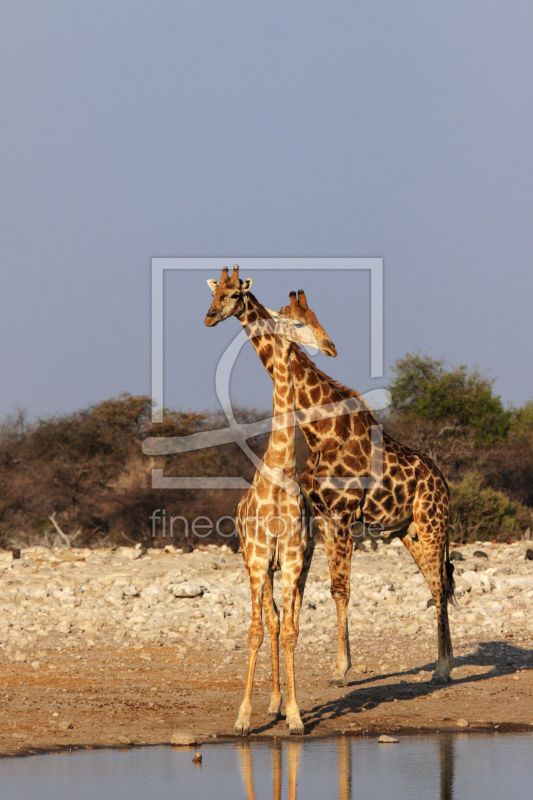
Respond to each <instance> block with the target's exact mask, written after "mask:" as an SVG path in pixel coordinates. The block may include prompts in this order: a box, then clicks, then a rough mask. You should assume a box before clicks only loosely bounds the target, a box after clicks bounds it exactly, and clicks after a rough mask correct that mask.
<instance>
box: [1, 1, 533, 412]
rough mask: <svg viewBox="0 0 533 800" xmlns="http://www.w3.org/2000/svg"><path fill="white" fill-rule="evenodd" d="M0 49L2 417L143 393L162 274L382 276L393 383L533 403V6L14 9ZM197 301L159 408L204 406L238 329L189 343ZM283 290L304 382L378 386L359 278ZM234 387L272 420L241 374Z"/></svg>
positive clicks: (196, 294) (203, 333)
mask: <svg viewBox="0 0 533 800" xmlns="http://www.w3.org/2000/svg"><path fill="white" fill-rule="evenodd" d="M0 30H1V34H0V36H1V42H0V44H1V46H0V97H1V108H2V113H1V115H0V165H1V181H0V186H1V205H0V243H1V249H0V253H1V259H2V269H1V276H0V280H1V289H0V335H1V340H2V346H1V348H0V366H1V374H2V376H3V379H2V382H1V383H2V389H1V390H0V414H3V413H8V412H10V411H12V410H13V409H14V408H15V406H16V405H17V404H21V405H22V406H25V407H26V408H27V409H28V411H29V413H30V414H31V415H32V416H35V415H46V414H49V413H56V412H64V411H72V410H75V409H77V408H81V407H84V406H87V405H88V404H90V403H92V402H95V401H98V400H102V399H105V398H108V397H110V396H112V395H117V394H118V393H120V392H123V391H130V392H132V393H148V392H149V390H150V270H149V265H150V258H151V257H152V256H161V255H165V256H184V255H202V256H218V255H219V256H221V266H223V265H224V264H225V263H227V264H229V265H231V264H232V263H234V262H235V261H238V258H239V256H336V255H342V256H382V257H383V258H384V259H385V363H386V366H387V370H388V368H389V367H390V365H391V364H392V363H393V362H394V361H395V360H396V359H397V358H400V357H402V356H403V355H404V354H405V353H406V352H407V351H412V350H416V349H419V350H421V351H422V352H427V353H430V354H431V355H432V356H435V357H441V356H443V357H446V358H448V359H450V360H451V362H452V363H455V364H458V363H466V364H468V365H469V366H478V367H479V368H480V369H482V370H489V372H490V374H491V375H492V376H494V377H497V378H498V381H497V383H496V388H497V391H498V392H499V393H501V395H502V397H503V398H504V400H505V401H506V402H511V401H512V402H514V403H516V404H520V403H522V402H523V401H524V400H526V399H528V398H530V397H531V396H533V386H532V380H531V341H532V339H533V314H532V296H533V269H532V244H533V242H532V240H533V225H532V219H533V213H532V212H533V208H532V206H533V203H532V188H533V155H532V147H531V144H532V132H533V124H532V123H533V113H532V111H533V108H532V105H533V86H532V83H533V81H532V77H533V70H532V67H533V48H531V41H532V36H533V6H532V5H531V4H529V3H525V2H510V1H509V0H506V1H505V2H492V1H491V0H483V1H482V2H470V1H467V2H465V0H460V2H454V0H450V1H449V2H447V3H433V2H430V3H428V2H427V0H421V2H413V1H412V0H403V2H400V1H399V0H397V1H396V2H379V0H371V1H369V2H357V3H355V2H353V1H350V2H329V3H322V2H309V1H308V2H296V1H294V2H291V3H281V2H273V0H268V2H262V1H261V0H254V2H253V3H244V2H231V3H230V2H228V3H224V2H210V3H206V2H201V1H200V0H194V2H176V0H174V1H173V2H160V1H159V2H158V0H154V2H150V3H148V2H134V1H133V0H128V2H116V1H115V0H105V1H101V0H90V2H89V0H86V2H73V1H72V0H68V2H57V1H56V0H46V2H27V1H26V0H23V1H21V0H16V2H6V1H4V2H3V3H2V5H1V7H0ZM206 277H218V276H217V275H213V276H209V275H200V274H197V273H191V274H189V275H186V276H184V275H181V276H177V275H172V276H169V277H168V278H167V282H166V289H167V292H166V333H167V362H166V380H167V384H166V386H167V396H166V400H167V403H168V404H170V405H173V406H181V407H184V408H195V409H200V408H205V407H208V408H213V407H215V405H216V398H215V394H214V388H213V384H214V372H213V370H214V365H215V363H216V357H217V354H218V353H220V352H221V351H222V350H223V348H224V346H225V344H226V343H227V342H228V341H229V340H230V339H231V338H232V337H233V336H234V335H236V333H237V332H238V329H239V328H238V323H237V322H236V321H235V320H229V321H227V322H225V323H224V324H223V325H220V326H219V327H217V328H215V329H214V330H208V329H206V328H205V327H204V325H203V318H204V316H205V312H206V310H207V308H208V306H209V302H210V293H209V290H208V288H207V286H206V284H205V278H206ZM296 277H297V280H298V283H301V284H302V285H303V288H305V289H307V292H308V296H309V300H310V303H311V305H312V307H314V309H315V310H316V312H317V314H318V316H319V319H320V320H321V321H322V322H323V324H324V326H325V327H326V329H327V330H328V333H330V335H331V337H332V339H333V340H334V341H335V343H336V345H337V347H338V349H339V357H338V359H337V360H336V361H335V360H333V359H327V361H326V359H325V357H321V360H320V364H321V366H322V367H323V368H326V369H327V371H328V372H329V373H330V374H332V375H333V376H334V377H337V378H339V379H340V380H342V381H343V382H345V383H348V384H350V385H351V386H354V387H355V388H358V389H362V390H366V389H367V388H369V387H370V386H371V385H375V383H376V382H372V381H370V379H369V374H370V373H369V357H368V354H369V328H368V307H369V302H368V283H369V281H368V277H366V276H365V274H364V273H360V274H358V275H354V276H351V277H349V276H339V273H334V274H330V275H325V274H321V273H317V274H314V275H311V274H309V275H306V276H301V275H298V276H296ZM293 288H294V289H298V288H300V285H296V284H295V276H294V275H293V274H287V275H284V276H281V277H280V276H279V275H276V276H275V279H274V278H273V277H272V275H271V274H267V273H257V274H256V275H254V291H256V292H257V295H258V296H259V298H260V299H261V300H263V301H264V302H265V303H266V304H267V305H271V306H272V305H273V306H277V307H280V306H281V305H282V304H283V303H284V302H285V299H286V295H287V292H288V291H289V290H290V289H293ZM389 375H390V373H389V372H388V371H387V373H386V377H385V381H384V382H386V380H387V377H388V376H389ZM377 383H379V382H377ZM232 388H233V396H234V399H235V401H236V402H239V403H244V404H253V405H257V406H261V407H268V406H269V404H270V391H271V384H270V383H269V381H268V380H267V379H266V377H265V375H263V373H262V371H261V367H260V365H259V363H258V361H257V359H256V357H255V356H254V354H253V353H243V356H242V358H240V359H239V362H238V364H237V366H236V369H235V376H234V381H233V384H232Z"/></svg>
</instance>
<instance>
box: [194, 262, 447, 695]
mask: <svg viewBox="0 0 533 800" xmlns="http://www.w3.org/2000/svg"><path fill="white" fill-rule="evenodd" d="M225 278H226V280H225ZM208 283H210V286H211V288H212V289H213V291H214V300H213V303H212V305H211V308H210V311H209V312H208V315H207V317H206V325H210V326H211V325H214V324H217V323H218V322H219V321H221V320H222V319H226V318H227V317H229V316H236V317H237V319H238V320H239V322H240V323H241V324H242V325H243V326H244V327H247V328H248V327H251V328H252V329H254V328H255V329H257V331H258V333H257V335H256V336H254V337H252V338H251V341H252V344H253V346H254V348H255V350H256V351H257V353H258V355H259V357H260V359H261V362H262V363H263V365H264V366H265V368H266V369H267V371H268V372H269V373H270V374H271V375H272V374H273V370H274V349H273V340H272V336H271V334H270V333H268V328H266V327H265V330H266V331H267V332H266V333H263V334H262V335H261V333H260V331H261V324H262V323H265V321H267V320H268V319H269V318H270V316H271V312H270V311H269V310H268V309H266V308H264V306H262V305H261V303H259V302H258V300H257V299H256V298H255V297H254V296H253V295H252V294H251V293H250V292H249V289H250V286H251V280H250V279H249V280H248V281H245V282H244V283H241V281H240V279H239V277H238V272H236V271H234V274H233V276H232V278H231V279H229V276H228V275H227V270H226V273H225V275H224V273H223V276H222V280H221V282H220V284H218V283H217V282H216V281H212V282H209V281H208ZM290 358H291V366H292V375H293V385H294V393H295V408H296V410H297V418H298V422H299V425H300V428H301V429H302V431H303V433H304V435H305V438H306V440H307V444H308V446H309V450H310V455H309V458H308V460H307V463H306V466H305V469H304V471H303V473H302V476H301V484H302V487H303V488H304V489H305V491H306V492H307V494H308V496H309V498H310V500H311V502H312V505H313V513H314V521H315V523H316V525H315V527H316V528H317V529H318V530H319V531H320V533H321V534H322V537H323V541H324V547H325V550H326V554H327V558H328V564H329V570H330V577H331V595H332V597H333V599H334V600H335V603H336V606H337V622H338V649H337V660H336V663H335V665H334V669H333V677H332V681H331V682H332V684H334V685H345V684H346V677H345V676H346V672H347V671H348V669H349V668H350V666H351V658H350V645H349V637H348V625H347V610H348V601H349V598H350V565H351V555H352V549H353V537H354V535H355V536H357V535H361V533H362V532H363V531H364V530H368V529H369V528H370V526H373V530H374V532H375V533H377V532H378V531H379V532H384V533H385V534H387V533H388V532H391V533H394V534H395V535H397V536H399V537H400V538H401V540H402V542H403V544H404V545H405V546H406V548H407V549H408V550H409V552H410V553H411V555H412V556H413V558H414V560H415V562H416V564H417V566H418V567H419V569H420V571H421V573H422V574H423V575H424V577H425V579H426V581H427V583H428V586H429V588H430V591H431V593H432V596H433V599H434V601H435V606H436V612H437V632H438V658H437V666H436V670H435V673H434V675H433V678H432V680H433V681H434V682H436V683H445V682H447V681H448V680H450V677H449V676H450V671H451V669H452V667H453V663H454V660H453V650H452V644H451V637H450V631H449V622H448V608H447V607H448V601H449V600H450V599H451V598H453V565H452V564H451V563H450V561H449V556H448V533H447V531H448V518H449V491H448V487H447V485H446V481H445V480H444V477H443V476H442V474H441V472H440V470H439V469H438V468H437V466H436V465H435V464H434V463H433V461H432V460H431V459H430V458H429V457H428V456H426V455H424V454H423V453H418V452H416V451H415V450H413V449H411V448H409V447H407V446H405V445H402V444H400V443H399V442H397V441H395V440H394V439H393V438H392V437H390V436H388V435H387V434H386V433H383V434H382V436H381V437H380V441H379V442H378V443H377V445H376V446H375V448H374V450H375V451H377V455H378V459H377V460H378V461H380V462H381V464H382V474H381V476H380V480H379V483H378V484H375V485H374V486H371V487H369V488H362V487H361V485H360V484H359V480H358V479H360V478H369V477H372V474H373V471H372V459H373V453H372V429H376V428H377V423H376V420H375V418H374V415H373V414H372V411H371V410H370V409H369V408H368V407H367V406H366V405H365V403H364V401H363V400H362V398H360V395H359V394H358V392H356V391H354V390H352V389H349V388H347V387H345V386H342V385H341V384H339V383H337V382H336V381H334V380H333V379H332V378H330V377H329V376H328V375H326V374H325V373H324V372H322V371H321V370H320V369H319V368H318V367H317V366H316V364H314V363H313V362H312V361H311V359H310V358H309V357H308V356H307V355H306V354H305V353H304V352H303V351H302V350H301V349H300V348H299V347H298V346H297V345H293V346H292V348H291V350H290ZM354 398H360V404H361V406H360V410H358V411H356V412H355V413H354V412H353V410H350V411H346V412H345V413H343V408H342V404H343V401H350V402H351V403H352V404H353V402H354ZM330 403H337V404H340V407H339V411H338V414H337V416H336V417H335V418H325V416H326V415H324V418H323V419H320V418H318V419H317V415H318V416H320V413H321V412H320V411H318V412H317V411H316V409H317V407H320V406H323V405H325V404H330ZM346 407H347V408H348V407H350V408H352V407H353V406H348V402H347V404H346ZM313 409H315V412H314V413H313V415H312V417H310V412H311V411H313ZM375 455H376V452H374V456H375ZM347 478H349V479H351V480H350V481H349V482H348V483H346V482H344V483H341V484H339V480H338V479H347ZM352 479H353V480H352ZM370 529H371V528H370Z"/></svg>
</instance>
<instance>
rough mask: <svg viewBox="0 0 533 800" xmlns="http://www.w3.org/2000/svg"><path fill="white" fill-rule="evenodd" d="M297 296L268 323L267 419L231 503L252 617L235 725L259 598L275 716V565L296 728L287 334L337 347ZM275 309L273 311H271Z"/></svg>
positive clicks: (243, 712)
mask: <svg viewBox="0 0 533 800" xmlns="http://www.w3.org/2000/svg"><path fill="white" fill-rule="evenodd" d="M300 297H301V299H300V303H299V302H298V301H297V300H296V292H291V294H290V299H291V304H290V306H286V307H285V308H282V309H281V311H280V313H279V314H277V315H276V317H277V321H276V323H272V324H271V325H270V328H271V330H272V331H273V336H274V348H273V351H274V354H273V355H274V374H273V378H274V392H273V406H274V419H273V424H272V431H271V433H270V438H269V441H268V446H267V449H266V452H265V455H264V456H263V461H262V462H260V465H259V468H258V470H257V472H256V474H255V477H254V480H253V483H252V487H251V489H249V491H248V492H247V493H246V494H245V495H244V497H243V498H242V500H241V501H240V503H239V506H238V509H237V530H238V532H239V539H240V543H241V550H242V555H243V558H244V563H245V565H246V569H247V571H248V575H249V576H250V589H251V592H252V623H251V625H250V631H249V634H248V644H249V651H250V652H249V660H248V672H247V676H246V685H245V690H244V699H243V701H242V704H241V707H240V710H239V717H238V719H237V722H236V723H235V731H236V733H238V734H240V735H243V736H245V735H247V734H248V733H249V732H250V714H251V694H252V684H253V679H254V670H255V662H256V659H257V652H258V650H259V648H260V647H261V644H262V642H263V621H262V606H263V605H264V608H265V617H266V623H267V627H268V631H269V634H270V639H271V643H272V687H273V688H272V697H271V701H270V707H269V709H268V719H269V720H271V721H273V720H276V719H278V718H279V715H280V709H281V691H280V685H279V638H280V627H279V616H278V610H277V608H276V604H275V602H274V596H273V580H274V572H275V570H277V569H281V575H282V580H283V621H282V625H281V644H282V647H283V651H284V653H285V665H286V668H287V706H286V717H287V725H288V726H289V731H290V733H303V732H304V726H303V722H302V720H301V717H300V710H299V708H298V703H297V701H296V691H295V680H294V649H295V647H296V643H297V641H298V617H299V614H300V607H301V603H302V596H303V592H304V587H305V581H306V579H307V573H308V571H309V566H310V564H311V558H312V555H313V550H314V539H313V537H312V536H311V537H309V535H308V521H309V518H310V507H309V504H308V502H307V500H306V499H305V498H304V496H303V495H302V492H301V490H300V486H299V483H298V476H297V472H296V447H295V425H296V420H295V414H294V386H293V379H292V366H291V358H290V350H291V345H292V343H293V342H299V343H300V344H306V345H311V346H315V347H318V348H320V349H321V350H322V352H323V353H326V354H327V355H337V352H336V350H335V346H334V345H333V343H332V342H331V341H330V340H329V339H328V336H327V334H326V332H325V330H324V329H323V328H322V326H321V325H319V323H318V321H317V319H316V317H315V315H314V314H313V312H312V311H311V310H310V309H308V307H307V303H306V302H305V296H304V295H303V294H301V296H300ZM272 313H274V312H272Z"/></svg>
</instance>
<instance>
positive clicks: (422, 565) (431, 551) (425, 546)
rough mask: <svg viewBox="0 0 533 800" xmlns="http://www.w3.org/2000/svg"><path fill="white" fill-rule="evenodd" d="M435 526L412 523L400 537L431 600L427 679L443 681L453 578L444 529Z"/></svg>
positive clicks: (449, 658)
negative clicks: (432, 665) (432, 634)
mask: <svg viewBox="0 0 533 800" xmlns="http://www.w3.org/2000/svg"><path fill="white" fill-rule="evenodd" d="M435 527H436V528H437V530H436V531H432V530H431V528H430V526H428V525H421V524H416V523H412V525H411V526H410V528H409V533H408V532H407V530H406V531H405V534H404V536H403V537H401V539H402V542H403V543H404V545H405V546H406V548H407V549H408V550H409V552H410V553H411V555H412V556H413V558H414V560H415V562H416V564H417V566H418V568H419V569H420V572H421V573H422V575H423V576H424V578H425V579H426V582H427V584H428V587H429V590H430V592H431V596H432V597H433V600H434V602H435V611H436V616H437V646H438V655H437V666H436V669H435V672H434V673H433V677H432V678H431V683H437V684H444V683H449V682H450V681H451V677H450V673H451V671H452V668H453V666H454V657H453V647H452V639H451V635H450V622H449V619H448V601H449V600H450V599H451V598H452V597H453V579H452V578H451V571H450V570H448V569H447V568H446V563H445V552H446V529H445V528H443V526H442V525H436V526H435ZM411 534H414V536H412V535H411Z"/></svg>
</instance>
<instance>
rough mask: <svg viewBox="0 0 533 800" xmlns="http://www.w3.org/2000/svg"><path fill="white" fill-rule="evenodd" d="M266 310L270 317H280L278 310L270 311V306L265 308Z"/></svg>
mask: <svg viewBox="0 0 533 800" xmlns="http://www.w3.org/2000/svg"><path fill="white" fill-rule="evenodd" d="M267 311H268V313H269V314H270V316H271V317H272V319H279V318H280V317H281V314H280V313H279V311H272V309H271V308H267Z"/></svg>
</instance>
